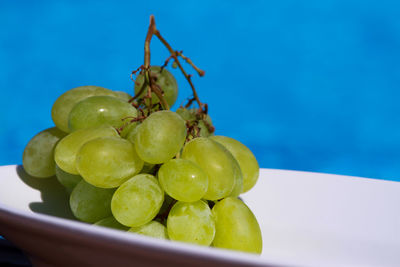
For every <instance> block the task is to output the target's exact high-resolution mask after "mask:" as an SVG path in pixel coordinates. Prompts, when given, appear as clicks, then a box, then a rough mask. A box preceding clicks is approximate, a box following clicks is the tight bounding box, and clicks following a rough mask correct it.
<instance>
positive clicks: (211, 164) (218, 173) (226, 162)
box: [182, 137, 243, 200]
mask: <svg viewBox="0 0 400 267" xmlns="http://www.w3.org/2000/svg"><path fill="white" fill-rule="evenodd" d="M182 158H183V159H188V160H191V161H193V162H195V163H197V164H198V165H199V166H200V167H201V168H202V169H203V170H204V171H205V173H206V174H207V177H208V189H207V193H206V194H205V195H204V197H203V198H204V199H207V200H218V199H221V198H224V197H227V196H229V195H230V194H231V193H232V191H236V190H235V188H236V185H237V184H240V180H241V179H243V178H242V174H241V172H240V168H239V167H235V164H236V165H237V162H236V160H235V159H234V158H233V156H232V154H231V153H229V151H228V150H226V149H225V148H224V147H223V146H222V145H220V144H218V143H217V142H215V141H213V140H211V139H208V138H205V137H199V138H195V139H193V140H192V141H190V142H189V143H187V144H186V145H185V147H184V148H183V151H182Z"/></svg>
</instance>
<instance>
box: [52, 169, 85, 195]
mask: <svg viewBox="0 0 400 267" xmlns="http://www.w3.org/2000/svg"><path fill="white" fill-rule="evenodd" d="M56 177H57V180H58V181H59V182H60V184H62V185H63V186H64V187H65V188H66V190H67V191H68V193H71V192H72V190H73V189H74V188H75V186H76V185H77V184H78V183H79V182H80V181H81V180H82V177H81V176H80V175H75V174H70V173H68V172H65V171H63V170H62V169H61V168H60V167H58V166H57V165H56Z"/></svg>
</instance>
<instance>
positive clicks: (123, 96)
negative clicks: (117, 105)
mask: <svg viewBox="0 0 400 267" xmlns="http://www.w3.org/2000/svg"><path fill="white" fill-rule="evenodd" d="M114 94H115V97H118V98H119V99H122V100H125V101H129V100H131V99H132V96H131V95H130V94H128V93H126V92H123V91H114Z"/></svg>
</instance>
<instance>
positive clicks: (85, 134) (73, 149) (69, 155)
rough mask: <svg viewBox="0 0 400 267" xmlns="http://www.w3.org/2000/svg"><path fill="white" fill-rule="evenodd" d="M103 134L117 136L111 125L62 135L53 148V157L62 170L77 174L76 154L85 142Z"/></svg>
mask: <svg viewBox="0 0 400 267" xmlns="http://www.w3.org/2000/svg"><path fill="white" fill-rule="evenodd" d="M104 136H118V133H117V131H116V130H115V129H114V128H112V127H111V126H102V127H96V128H88V129H81V130H77V131H75V132H73V133H70V134H69V135H67V136H66V137H64V138H63V139H62V140H60V142H59V143H58V144H57V146H56V148H55V150H54V159H55V161H56V163H57V165H58V167H60V168H61V169H62V170H63V171H65V172H68V173H71V174H76V175H77V174H79V173H78V170H77V169H76V154H77V153H78V151H79V149H80V148H81V146H82V145H83V144H85V143H86V142H88V141H90V140H93V139H96V138H98V137H104Z"/></svg>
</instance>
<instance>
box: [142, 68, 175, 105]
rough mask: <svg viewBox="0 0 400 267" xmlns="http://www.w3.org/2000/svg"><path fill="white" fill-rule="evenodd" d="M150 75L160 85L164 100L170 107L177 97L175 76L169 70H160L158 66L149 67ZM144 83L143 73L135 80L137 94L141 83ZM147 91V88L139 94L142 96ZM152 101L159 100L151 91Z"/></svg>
mask: <svg viewBox="0 0 400 267" xmlns="http://www.w3.org/2000/svg"><path fill="white" fill-rule="evenodd" d="M150 72H151V75H154V76H155V77H156V79H157V80H156V84H157V85H158V86H160V88H161V89H162V91H163V92H164V95H163V96H164V98H165V101H166V102H167V103H168V105H169V106H170V107H172V105H173V104H174V103H175V101H176V98H177V97H178V84H177V83H176V80H175V77H174V76H173V75H172V73H171V72H169V71H168V70H167V69H163V70H161V67H159V66H152V67H151V68H150ZM143 83H144V75H143V74H140V75H139V76H138V77H137V78H136V81H135V94H138V93H139V91H140V89H141V88H142V85H143ZM146 93H147V89H145V90H144V92H143V93H142V94H141V95H140V97H143V96H144V95H145V94H146ZM151 98H152V99H151V100H152V103H153V104H155V103H157V102H159V99H158V97H157V96H156V95H155V94H154V93H153V94H152V97H151Z"/></svg>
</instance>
